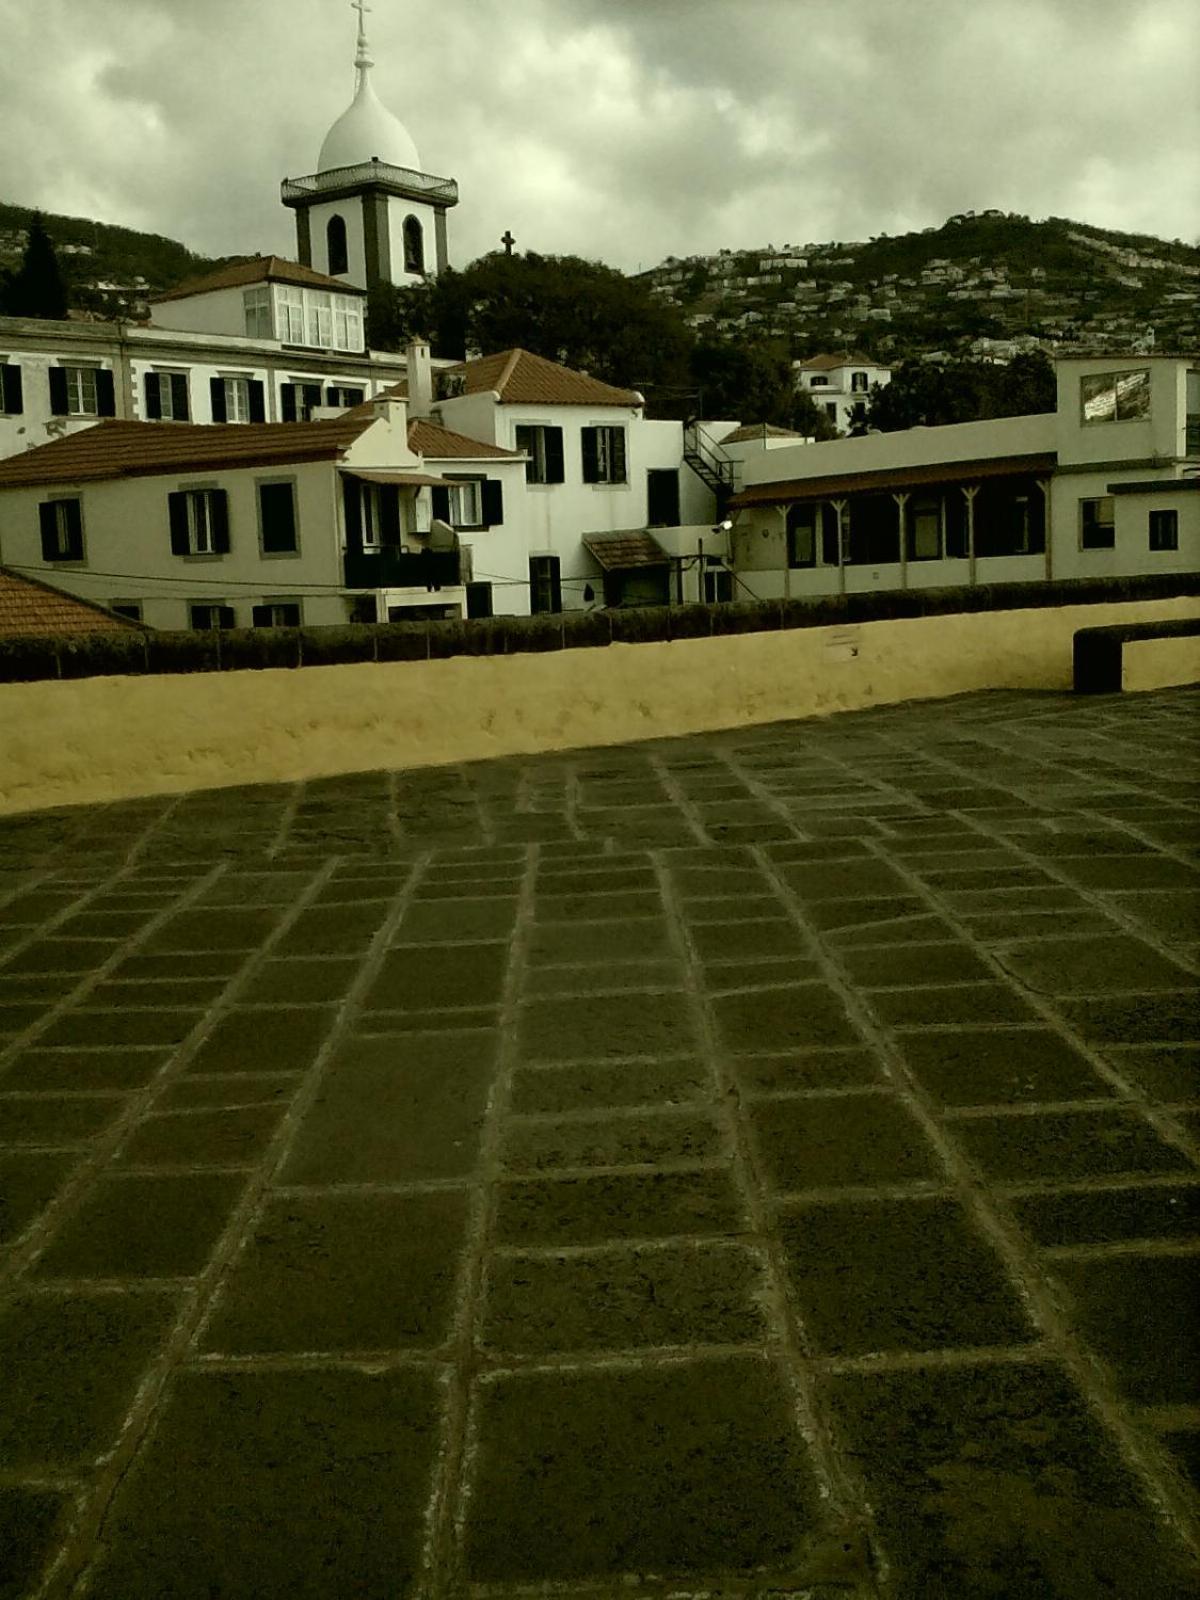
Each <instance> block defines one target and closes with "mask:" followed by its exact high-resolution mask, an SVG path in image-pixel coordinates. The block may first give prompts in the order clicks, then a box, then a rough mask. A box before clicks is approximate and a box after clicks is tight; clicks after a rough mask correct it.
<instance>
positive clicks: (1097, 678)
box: [1074, 617, 1200, 694]
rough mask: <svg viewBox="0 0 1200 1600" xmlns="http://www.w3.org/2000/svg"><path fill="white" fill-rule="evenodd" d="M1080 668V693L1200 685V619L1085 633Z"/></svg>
mask: <svg viewBox="0 0 1200 1600" xmlns="http://www.w3.org/2000/svg"><path fill="white" fill-rule="evenodd" d="M1074 668H1075V676H1074V682H1075V693H1076V694H1118V693H1120V691H1121V690H1122V689H1125V690H1137V689H1171V688H1176V687H1178V686H1180V685H1182V684H1188V683H1200V617H1189V618H1184V619H1183V620H1182V621H1178V622H1133V623H1129V624H1126V625H1122V624H1117V625H1116V626H1114V627H1108V628H1080V630H1079V631H1078V633H1076V635H1075V639H1074Z"/></svg>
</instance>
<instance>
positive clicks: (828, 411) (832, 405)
mask: <svg viewBox="0 0 1200 1600" xmlns="http://www.w3.org/2000/svg"><path fill="white" fill-rule="evenodd" d="M825 415H826V416H827V417H828V418H829V420H830V422H836V421H837V401H836V400H827V401H826V402H825Z"/></svg>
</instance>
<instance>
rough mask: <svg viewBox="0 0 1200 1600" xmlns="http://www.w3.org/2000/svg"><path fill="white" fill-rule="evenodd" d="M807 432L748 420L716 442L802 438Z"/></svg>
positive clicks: (729, 442) (734, 442)
mask: <svg viewBox="0 0 1200 1600" xmlns="http://www.w3.org/2000/svg"><path fill="white" fill-rule="evenodd" d="M807 437H808V436H807V434H803V433H797V432H796V430H795V428H777V427H776V426H775V424H774V423H773V422H748V423H747V424H746V426H745V427H744V428H735V429H734V430H733V432H732V433H727V434H725V436H724V437H723V438H721V439H718V440H717V443H718V444H744V443H745V441H746V440H747V439H764V438H765V439H804V438H807Z"/></svg>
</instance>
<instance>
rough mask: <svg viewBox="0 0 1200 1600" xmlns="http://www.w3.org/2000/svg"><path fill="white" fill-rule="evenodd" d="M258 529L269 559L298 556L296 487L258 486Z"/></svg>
mask: <svg viewBox="0 0 1200 1600" xmlns="http://www.w3.org/2000/svg"><path fill="white" fill-rule="evenodd" d="M258 529H259V534H260V536H261V538H262V551H263V554H264V555H266V556H282V555H289V556H290V555H295V553H296V486H295V484H294V483H292V482H291V481H289V482H287V483H260V484H259V486H258Z"/></svg>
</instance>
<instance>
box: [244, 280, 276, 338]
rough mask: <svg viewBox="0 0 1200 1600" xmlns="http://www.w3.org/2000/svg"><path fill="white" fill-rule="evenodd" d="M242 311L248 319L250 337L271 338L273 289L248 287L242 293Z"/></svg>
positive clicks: (247, 325)
mask: <svg viewBox="0 0 1200 1600" xmlns="http://www.w3.org/2000/svg"><path fill="white" fill-rule="evenodd" d="M242 311H243V313H244V315H245V319H246V337H247V338H248V339H269V338H271V291H270V290H269V289H267V288H265V287H264V288H261V289H247V290H245V291H244V293H243V295H242Z"/></svg>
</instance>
